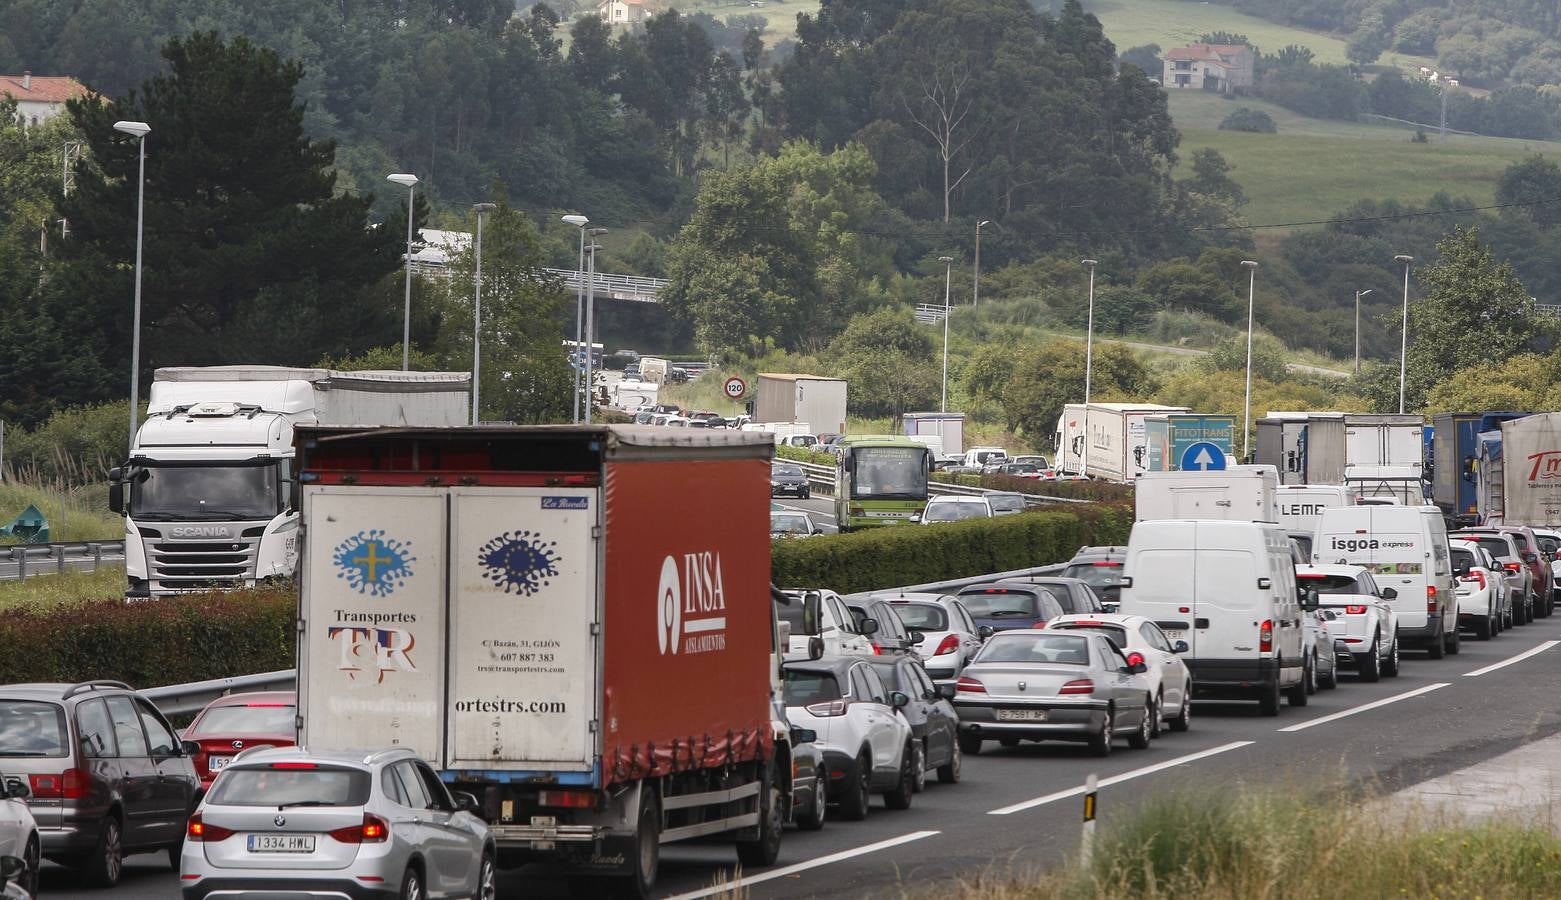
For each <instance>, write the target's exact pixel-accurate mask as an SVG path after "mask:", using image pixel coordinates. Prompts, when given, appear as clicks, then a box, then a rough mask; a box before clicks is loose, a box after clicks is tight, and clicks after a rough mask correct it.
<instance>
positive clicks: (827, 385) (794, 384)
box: [753, 373, 847, 434]
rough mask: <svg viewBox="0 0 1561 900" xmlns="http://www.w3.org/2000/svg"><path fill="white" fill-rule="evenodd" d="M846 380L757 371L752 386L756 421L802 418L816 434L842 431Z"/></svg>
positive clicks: (798, 419) (785, 420)
mask: <svg viewBox="0 0 1561 900" xmlns="http://www.w3.org/2000/svg"><path fill="white" fill-rule="evenodd" d="M846 388H847V385H846V382H845V380H844V379H841V378H825V377H823V376H819V375H778V374H765V373H761V374H760V375H759V380H758V383H757V384H756V385H755V386H754V399H753V420H754V421H755V422H805V423H808V424H810V425H811V426H812V427H813V428H815V429H817V433H819V434H844V433H845V430H846Z"/></svg>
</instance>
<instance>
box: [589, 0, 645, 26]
mask: <svg viewBox="0 0 1561 900" xmlns="http://www.w3.org/2000/svg"><path fill="white" fill-rule="evenodd" d="M596 14H597V15H599V16H601V17H602V21H603V22H606V23H607V24H608V25H613V26H618V27H623V28H641V27H643V26H644V25H645V20H646V19H648V18H650V17H651V16H653V15H655V14H656V11H655V10H653V9H651V8H650V4H649V3H648V2H646V0H601V2H600V3H598V4H596Z"/></svg>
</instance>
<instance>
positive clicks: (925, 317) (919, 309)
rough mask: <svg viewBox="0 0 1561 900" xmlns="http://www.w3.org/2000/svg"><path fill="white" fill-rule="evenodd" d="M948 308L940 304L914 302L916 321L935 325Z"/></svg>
mask: <svg viewBox="0 0 1561 900" xmlns="http://www.w3.org/2000/svg"><path fill="white" fill-rule="evenodd" d="M947 311H948V308H947V307H945V306H943V305H941V304H933V303H918V304H916V321H918V322H920V323H921V324H923V325H936V324H938V323H939V322H941V321H943V316H944V314H945V313H946V312H947Z"/></svg>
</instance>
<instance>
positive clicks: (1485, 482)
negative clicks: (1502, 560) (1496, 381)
mask: <svg viewBox="0 0 1561 900" xmlns="http://www.w3.org/2000/svg"><path fill="white" fill-rule="evenodd" d="M1480 437H1481V439H1482V441H1481V443H1482V448H1481V449H1482V451H1483V455H1482V458H1481V461H1480V465H1479V481H1480V483H1481V485H1480V488H1479V491H1478V492H1479V494H1480V495H1481V497H1480V499H1481V500H1483V501H1484V502H1483V507H1484V508H1483V510H1482V512H1483V522H1484V523H1485V524H1487V525H1499V524H1503V523H1508V524H1513V525H1532V526H1534V527H1536V528H1538V527H1545V528H1555V527H1557V526H1561V413H1540V414H1538V415H1532V416H1524V417H1523V418H1519V419H1511V420H1508V421H1506V422H1502V423H1501V431H1500V436H1499V438H1498V437H1497V435H1495V434H1493V433H1491V432H1486V433H1485V434H1482V435H1481V436H1480Z"/></svg>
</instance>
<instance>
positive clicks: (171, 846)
mask: <svg viewBox="0 0 1561 900" xmlns="http://www.w3.org/2000/svg"><path fill="white" fill-rule="evenodd" d="M0 770H3V771H4V772H5V773H6V774H7V775H14V776H18V777H26V778H27V780H28V783H29V786H30V787H31V788H32V797H31V799H29V800H28V801H27V805H28V806H29V807H30V808H31V810H32V814H33V818H35V819H37V820H38V832H39V834H40V835H41V836H42V838H43V855H44V857H45V858H46V859H49V860H52V861H53V862H56V863H59V864H60V865H62V866H67V867H69V868H72V869H75V870H77V871H79V872H81V873H82V874H83V875H84V876H85V877H86V879H87V880H88V881H90V882H92V883H94V884H96V885H99V886H102V887H112V886H114V885H115V884H116V883H118V881H119V876H120V872H121V869H122V868H123V862H124V857H125V855H126V854H127V853H141V852H145V851H152V850H167V851H168V859H169V862H170V864H171V865H173V866H174V867H175V868H177V867H178V865H179V853H180V849H181V847H182V845H183V843H184V828H185V822H186V820H187V819H188V818H189V816H190V813H191V812H193V811H194V810H195V807H196V805H197V804H198V803H199V802H200V787H201V780H200V776H199V775H197V774H195V765H194V762H193V761H192V760H191V758H190V754H189V753H188V752H187V750H186V748H185V746H184V744H183V743H182V742H181V741H180V740H179V738H178V737H177V736H176V735H175V733H174V730H173V728H172V726H170V725H169V724H168V720H167V719H166V718H164V717H163V714H162V713H161V712H159V711H158V710H157V707H155V706H153V705H152V704H151V703H150V702H148V701H147V699H146V698H145V697H142V696H141V695H140V694H138V693H136V692H135V691H134V690H132V689H131V688H130V686H129V685H126V684H124V683H122V682H118V681H86V682H82V683H81V684H13V685H7V686H4V687H0Z"/></svg>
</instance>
